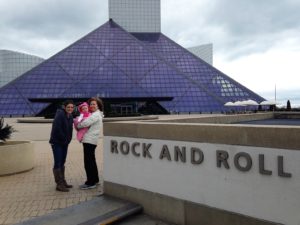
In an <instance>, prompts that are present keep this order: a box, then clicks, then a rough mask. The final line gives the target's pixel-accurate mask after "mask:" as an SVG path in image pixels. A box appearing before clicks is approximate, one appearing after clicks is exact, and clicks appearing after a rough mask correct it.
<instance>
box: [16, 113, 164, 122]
mask: <svg viewBox="0 0 300 225" xmlns="http://www.w3.org/2000/svg"><path fill="white" fill-rule="evenodd" d="M156 119H158V116H152V115H149V116H134V117H111V118H103V122H116V121H137V120H156ZM17 122H18V123H52V122H53V119H45V118H42V117H38V118H22V119H17Z"/></svg>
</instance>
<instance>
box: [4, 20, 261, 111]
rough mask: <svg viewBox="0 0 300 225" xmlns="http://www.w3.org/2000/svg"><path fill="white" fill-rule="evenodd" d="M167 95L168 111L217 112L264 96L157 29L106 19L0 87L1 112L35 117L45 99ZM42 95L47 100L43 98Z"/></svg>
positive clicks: (163, 105)
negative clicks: (135, 28)
mask: <svg viewBox="0 0 300 225" xmlns="http://www.w3.org/2000/svg"><path fill="white" fill-rule="evenodd" d="M92 96H99V97H101V98H103V100H104V102H105V101H106V100H109V99H111V98H119V99H122V98H130V99H135V98H157V99H159V98H168V99H172V100H169V101H159V102H158V103H159V104H160V105H161V106H162V107H164V109H165V110H167V111H168V112H170V113H172V112H178V113H187V112H191V113H193V112H196V113H205V112H222V111H226V110H228V108H226V107H224V104H225V103H226V102H228V101H238V100H247V99H252V100H255V101H257V102H261V101H263V100H264V99H263V98H262V97H260V96H259V95H257V94H255V93H254V92H252V91H250V90H249V89H247V88H246V87H244V86H243V85H241V84H239V83H237V82H236V81H234V80H233V79H231V78H230V77H228V76H227V75H225V74H223V73H222V72H221V71H219V70H217V69H216V68H214V67H212V66H211V65H209V64H207V63H206V62H204V61H203V60H201V59H200V58H197V57H196V56H194V55H193V54H191V53H190V52H189V51H187V50H186V49H184V48H183V47H181V46H180V45H178V44H176V43H175V42H174V41H172V40H170V39H169V38H168V37H166V36H165V35H163V34H162V33H128V32H127V31H125V30H124V29H123V28H122V27H120V26H119V25H118V24H116V23H115V22H114V21H112V20H109V21H108V22H106V23H105V24H103V25H102V26H101V27H99V28H97V29H96V30H94V31H92V32H91V33H89V34H87V35H86V36H84V37H83V38H81V39H80V40H78V41H77V42H75V43H73V44H72V45H70V46H69V47H67V48H65V49H63V50H62V51H60V52H58V53H57V54H56V55H54V56H52V57H51V58H49V59H48V60H46V61H44V62H43V63H41V64H40V65H38V66H37V67H35V68H33V69H32V70H30V71H28V72H26V73H25V74H23V75H22V76H21V77H19V78H17V79H16V80H14V81H12V82H10V83H9V84H7V85H6V86H4V87H3V88H1V89H0V105H1V108H0V116H35V115H38V114H39V113H41V112H42V111H43V110H44V109H45V108H47V107H49V105H50V104H51V103H50V102H51V101H50V99H52V101H53V99H73V100H75V101H76V100H79V99H88V98H90V97H92ZM47 100H49V101H48V102H47Z"/></svg>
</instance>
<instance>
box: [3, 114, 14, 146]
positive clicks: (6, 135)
mask: <svg viewBox="0 0 300 225" xmlns="http://www.w3.org/2000/svg"><path fill="white" fill-rule="evenodd" d="M15 131H16V130H15V129H14V128H13V127H12V126H10V125H8V124H6V125H4V118H3V117H1V119H0V142H5V141H6V140H7V139H9V138H10V137H11V134H12V133H13V132H15Z"/></svg>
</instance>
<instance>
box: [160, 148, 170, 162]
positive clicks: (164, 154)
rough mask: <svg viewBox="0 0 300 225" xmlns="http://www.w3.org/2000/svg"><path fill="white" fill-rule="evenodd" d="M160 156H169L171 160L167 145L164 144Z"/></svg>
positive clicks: (161, 157)
mask: <svg viewBox="0 0 300 225" xmlns="http://www.w3.org/2000/svg"><path fill="white" fill-rule="evenodd" d="M159 158H160V159H163V158H167V159H168V160H169V161H171V155H170V152H169V148H168V146H167V145H163V147H162V150H161V152H160V156H159Z"/></svg>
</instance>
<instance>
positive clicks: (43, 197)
mask: <svg viewBox="0 0 300 225" xmlns="http://www.w3.org/2000/svg"><path fill="white" fill-rule="evenodd" d="M5 123H8V124H10V125H13V126H14V128H15V129H17V130H18V132H16V133H14V134H13V135H12V140H32V141H33V142H34V144H35V157H36V158H35V167H34V169H32V170H31V171H29V172H25V173H20V174H15V175H11V176H2V177H0V224H1V225H9V224H15V223H19V222H21V221H25V220H28V219H32V218H35V217H38V216H42V215H45V214H48V213H51V212H53V211H55V210H58V209H63V208H66V207H69V206H72V205H76V204H79V203H81V202H85V201H87V200H91V199H92V198H94V197H95V196H97V195H99V194H101V193H102V186H101V185H100V186H97V188H96V189H91V190H80V189H79V188H78V186H79V185H80V184H82V183H83V182H84V181H85V171H84V167H83V154H82V145H81V144H80V143H79V142H78V141H77V140H75V139H73V140H72V142H71V144H70V147H69V153H68V158H67V163H66V178H67V181H68V182H69V183H71V184H73V185H74V188H72V189H71V190H70V192H68V193H62V192H58V191H55V183H54V178H53V175H52V166H53V156H52V150H51V147H50V145H49V143H48V140H49V136H50V129H51V124H20V123H16V119H15V118H9V119H5ZM96 158H97V163H98V170H99V174H100V179H102V139H100V140H99V145H98V147H97V150H96Z"/></svg>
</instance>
